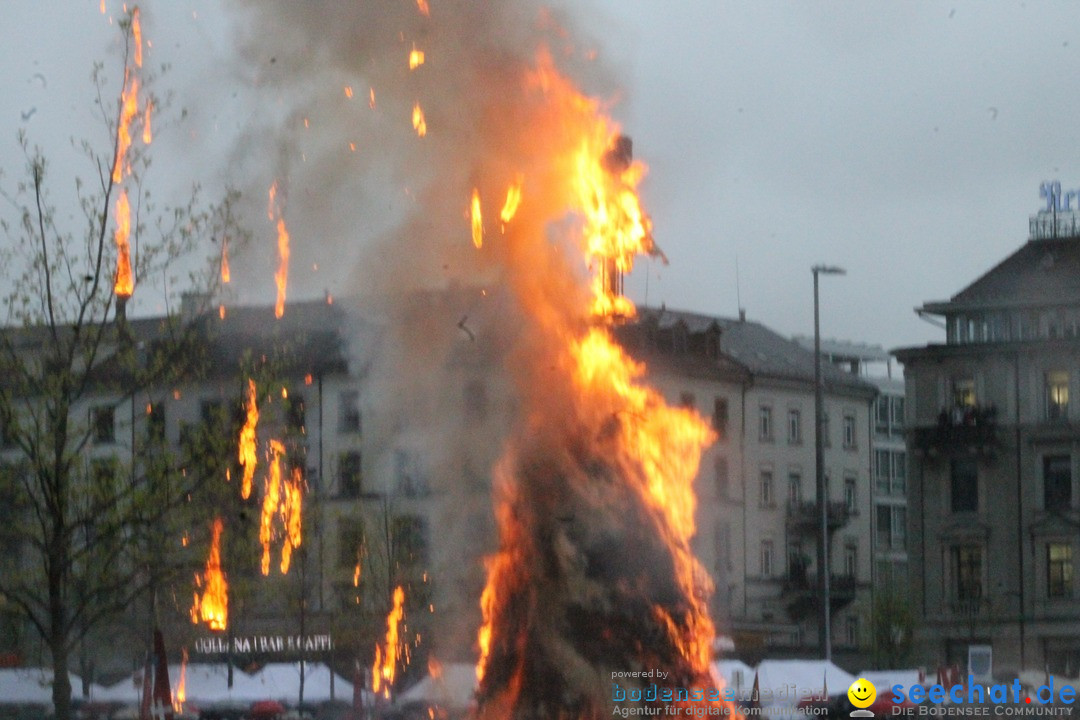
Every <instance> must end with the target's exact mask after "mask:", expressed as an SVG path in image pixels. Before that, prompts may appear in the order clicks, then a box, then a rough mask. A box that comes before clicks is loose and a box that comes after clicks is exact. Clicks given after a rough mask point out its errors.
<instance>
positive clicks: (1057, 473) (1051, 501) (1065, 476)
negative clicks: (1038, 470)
mask: <svg viewBox="0 0 1080 720" xmlns="http://www.w3.org/2000/svg"><path fill="white" fill-rule="evenodd" d="M1043 503H1044V505H1043V507H1044V509H1046V510H1066V509H1068V508H1069V507H1071V506H1072V456H1071V455H1047V456H1046V457H1044V458H1043Z"/></svg>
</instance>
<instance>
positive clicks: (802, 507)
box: [787, 501, 851, 534]
mask: <svg viewBox="0 0 1080 720" xmlns="http://www.w3.org/2000/svg"><path fill="white" fill-rule="evenodd" d="M828 515H829V517H828V524H829V531H830V532H832V531H833V530H836V529H837V528H841V527H843V526H845V525H847V524H848V521H849V520H850V519H851V511H850V510H849V509H848V506H847V505H846V504H845V503H844V502H842V501H835V502H830V503H829V504H828ZM787 526H788V530H790V531H791V532H796V533H810V534H812V533H815V532H820V531H821V504H820V503H818V502H801V503H789V504H788V512H787Z"/></svg>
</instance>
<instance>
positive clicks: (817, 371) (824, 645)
mask: <svg viewBox="0 0 1080 720" xmlns="http://www.w3.org/2000/svg"><path fill="white" fill-rule="evenodd" d="M810 272H812V273H813V274H814V460H815V476H816V480H817V499H818V504H819V505H820V506H821V537H820V538H819V540H818V586H819V587H820V588H821V623H820V625H819V629H818V640H819V641H820V643H821V653H822V655H824V656H825V660H827V661H828V660H832V635H831V628H830V615H831V614H832V613H831V611H830V608H829V604H830V602H831V601H832V599H831V597H830V593H829V493H828V488H826V487H825V440H824V438H823V437H822V435H821V430H822V426H824V424H825V409H824V404H823V402H822V386H821V319H820V314H819V312H818V275H844V274H845V271H844V268H841V267H837V266H835V265H815V266H813V267H812V268H810Z"/></svg>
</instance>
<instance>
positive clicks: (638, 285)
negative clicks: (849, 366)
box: [0, 0, 1080, 347]
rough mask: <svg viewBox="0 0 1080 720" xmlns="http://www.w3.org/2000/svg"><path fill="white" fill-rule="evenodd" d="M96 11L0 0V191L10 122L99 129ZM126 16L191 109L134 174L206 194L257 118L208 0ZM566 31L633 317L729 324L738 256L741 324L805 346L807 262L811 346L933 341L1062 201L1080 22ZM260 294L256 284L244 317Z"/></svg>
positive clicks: (823, 20) (684, 16) (906, 18)
mask: <svg viewBox="0 0 1080 720" xmlns="http://www.w3.org/2000/svg"><path fill="white" fill-rule="evenodd" d="M379 1H384V0H379ZM385 1H390V0H385ZM99 2H100V0H77V1H75V2H73V1H71V0H68V1H65V2H60V0H50V1H45V2H31V1H29V0H15V1H13V2H8V3H5V22H4V23H3V26H2V27H0V48H2V49H0V57H3V66H4V73H3V75H2V77H0V94H2V95H3V97H4V99H5V102H4V104H3V110H2V113H0V168H2V169H3V172H4V179H3V182H4V183H5V185H6V186H10V185H11V184H12V183H13V182H14V179H15V177H16V176H17V175H18V173H19V169H20V168H19V166H20V163H21V160H20V156H19V153H18V150H17V147H16V145H15V140H14V138H15V132H16V130H17V128H18V127H19V126H20V125H22V124H24V123H23V121H22V119H21V118H22V116H23V115H24V114H28V119H27V120H26V122H25V126H26V127H27V128H28V130H29V131H30V133H31V138H32V140H33V141H34V142H38V143H40V144H42V145H44V146H46V147H54V146H55V145H56V144H57V142H58V141H63V142H64V144H66V138H67V137H68V136H70V135H72V134H74V135H77V136H82V135H86V134H88V132H89V133H90V134H91V136H92V137H100V134H101V133H102V132H103V131H102V130H101V129H100V127H99V126H94V125H92V124H91V121H90V119H89V116H88V115H87V113H86V112H85V110H84V109H83V108H84V106H85V98H86V97H87V96H88V91H89V83H88V81H87V77H88V74H89V68H90V64H91V63H92V61H93V60H95V59H101V60H108V58H109V57H114V56H115V50H116V35H115V33H114V32H113V31H112V30H111V28H110V27H109V25H108V21H107V16H102V15H101V14H100V12H99V9H98V6H99ZM430 2H431V4H432V5H433V6H435V4H436V3H438V2H439V0H430ZM106 5H107V9H108V14H109V15H113V14H116V15H118V14H119V9H120V3H119V2H117V1H116V0H106ZM143 7H144V18H145V19H144V27H145V35H146V37H147V38H149V39H150V40H151V41H152V42H153V45H154V46H153V48H152V49H150V50H148V57H149V58H151V61H152V62H153V63H160V62H163V61H167V62H171V63H172V64H173V67H174V70H173V72H172V73H171V74H170V75H169V76H168V77H167V78H166V79H165V81H164V83H163V86H159V88H158V90H159V92H160V91H162V90H163V89H164V88H166V87H167V88H171V89H173V90H174V91H175V92H176V103H175V105H176V107H178V108H179V107H186V108H189V109H191V110H192V112H191V113H190V116H189V118H188V119H187V120H185V121H183V122H177V123H176V124H175V125H174V126H173V127H172V128H164V132H163V136H164V139H163V140H162V141H161V142H162V144H163V147H162V148H161V149H160V151H159V152H158V154H157V155H156V157H155V169H154V172H157V173H162V174H165V171H164V170H163V168H168V169H169V172H168V176H169V177H168V178H167V180H170V181H171V180H172V179H173V178H174V177H185V178H191V177H196V176H201V178H202V179H203V180H204V182H205V184H207V185H208V186H210V187H214V186H215V184H217V183H220V182H222V181H223V180H224V179H225V178H227V177H228V174H229V170H228V168H227V167H225V166H224V165H225V163H224V161H222V160H220V159H218V158H221V157H226V156H227V155H228V148H229V147H230V145H231V143H232V142H233V140H234V138H235V133H236V132H238V129H239V128H240V127H242V126H243V125H244V123H245V122H246V120H247V119H248V118H250V117H251V116H252V115H253V114H254V113H257V112H260V111H259V110H258V109H257V108H253V107H249V106H247V105H245V98H246V90H245V82H247V81H246V80H245V79H244V77H245V76H244V73H243V72H242V71H235V70H234V69H233V68H232V63H231V62H230V60H231V56H232V51H231V40H230V38H231V37H232V35H231V31H230V26H231V23H233V22H234V21H235V17H234V15H233V14H232V13H230V12H227V11H226V10H225V9H223V5H222V3H221V2H219V1H218V0H199V1H187V0H185V1H183V2H181V1H179V0H173V1H172V2H169V3H165V2H162V1H161V0H158V1H157V2H154V1H153V0H148V2H146V3H144V5H143ZM579 15H580V17H581V19H582V25H583V27H584V28H585V30H586V33H587V36H588V37H589V38H591V39H593V40H594V41H595V44H596V45H597V46H598V48H599V50H600V53H601V56H602V57H604V58H605V59H606V60H607V61H608V62H609V63H610V64H611V65H613V66H614V67H616V68H617V69H618V71H619V72H620V75H621V76H620V81H621V84H622V87H623V90H622V93H621V96H620V97H621V102H620V104H619V105H617V106H616V108H615V110H614V112H615V115H616V116H617V118H618V119H619V120H620V121H621V122H622V123H623V125H624V129H625V130H626V132H628V133H629V134H630V135H632V136H633V138H634V142H635V153H636V154H637V156H638V157H639V158H641V159H643V160H645V161H646V162H647V163H648V165H649V167H650V172H649V176H648V178H647V180H646V182H645V185H644V196H645V200H646V206H647V208H648V209H649V211H650V212H651V213H652V215H653V220H654V223H655V232H656V237H657V241H658V243H659V244H660V246H661V247H662V248H663V249H664V251H665V252H666V253H667V255H668V256H669V258H670V260H671V264H670V265H669V266H668V267H661V266H660V265H659V264H658V263H655V262H654V263H644V264H643V265H642V266H641V268H640V269H639V271H637V272H636V273H635V276H634V277H633V278H631V280H630V282H629V283H628V286H629V287H630V290H631V295H632V296H633V298H634V299H635V300H637V301H639V302H640V301H643V300H644V299H645V295H646V285H647V287H648V301H649V302H650V304H658V303H660V302H661V301H662V302H666V303H667V304H668V306H670V307H678V308H682V309H690V310H696V311H702V312H708V313H715V314H721V315H734V314H735V313H736V312H737V306H738V305H737V300H736V297H737V293H736V258H738V267H739V273H738V274H739V282H738V285H739V291H740V293H741V302H742V305H743V306H744V307H746V309H747V312H748V316H749V317H750V318H751V319H755V320H759V321H761V322H763V323H765V324H766V325H768V326H770V327H772V328H774V329H776V330H778V331H779V332H782V333H784V334H797V333H801V334H807V333H809V332H811V331H812V305H811V287H812V284H811V276H810V266H811V265H813V264H814V263H817V262H826V263H830V264H839V265H842V266H844V267H846V268H847V270H848V275H847V276H846V277H842V278H827V279H825V280H824V281H823V285H822V318H823V320H822V326H823V333H824V334H825V335H826V336H830V337H841V338H845V339H852V340H859V341H864V342H871V343H876V344H882V345H884V346H886V347H896V346H899V345H908V344H917V343H924V342H927V341H929V340H939V339H942V338H943V333H942V332H941V331H939V330H937V329H936V328H934V327H932V326H930V325H928V324H926V323H924V322H923V321H921V320H919V319H917V318H916V317H915V315H914V313H913V312H912V308H913V307H915V306H917V305H920V304H922V303H923V302H924V301H926V300H939V299H945V298H947V297H948V296H950V295H952V294H954V293H955V292H957V291H959V290H960V289H961V288H962V287H963V286H964V285H966V284H967V283H969V282H971V281H972V280H974V279H975V278H976V277H978V276H979V275H980V274H982V273H983V272H985V271H986V270H988V269H989V268H990V267H991V266H992V265H994V264H995V263H996V262H997V261H999V260H1000V259H1002V258H1003V257H1004V256H1005V255H1007V254H1008V253H1010V252H1012V250H1013V249H1015V248H1016V247H1018V246H1019V245H1020V244H1021V243H1023V242H1024V241H1025V240H1026V238H1027V220H1028V216H1029V215H1030V214H1032V213H1034V212H1035V211H1037V210H1038V208H1039V206H1040V199H1039V195H1038V188H1039V183H1040V182H1041V181H1043V180H1049V179H1059V180H1061V182H1062V184H1063V186H1064V187H1065V188H1066V189H1074V188H1080V143H1078V142H1076V140H1075V138H1074V136H1075V132H1076V131H1075V129H1074V126H1075V124H1076V121H1077V119H1078V118H1080V93H1077V92H1076V91H1075V89H1074V87H1073V86H1074V84H1075V78H1074V76H1073V74H1072V73H1073V70H1074V69H1075V68H1076V67H1077V65H1078V59H1080V56H1078V53H1080V32H1077V28H1080V5H1077V4H1074V3H1065V2H1062V3H1039V2H993V3H990V2H978V3H976V2H955V3H929V2H903V3H897V2H859V3H851V2H844V3H839V2H837V3H823V2H814V3H808V2H768V3H765V2H749V1H747V2H715V1H709V0H678V1H672V0H597V1H596V2H593V3H591V4H590V6H589V7H588V9H587V10H584V11H582V12H581V13H579ZM110 53H113V55H112V56H110ZM113 77H116V73H115V72H114V73H113ZM80 98H81V99H80ZM80 124H81V126H80ZM86 128H89V131H88V130H86ZM95 133H96V135H95ZM70 162H74V161H73V160H72V159H71V158H70V157H67V156H64V155H62V154H60V156H59V157H57V158H56V160H55V163H56V164H57V165H59V166H60V167H64V164H65V163H70ZM177 182H179V181H177ZM267 184H268V182H267ZM57 195H60V196H61V197H62V193H60V192H59V191H58V192H57ZM266 242H267V244H271V243H272V237H271V236H270V235H269V234H268V235H267V237H266ZM296 242H297V243H299V242H301V239H299V238H298V239H296ZM646 275H647V276H648V279H647V281H646ZM271 298H272V286H270V285H268V286H267V288H266V291H265V294H262V295H258V294H257V293H254V292H252V293H249V294H248V295H247V296H245V297H244V300H246V301H249V302H254V301H270V300H271Z"/></svg>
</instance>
